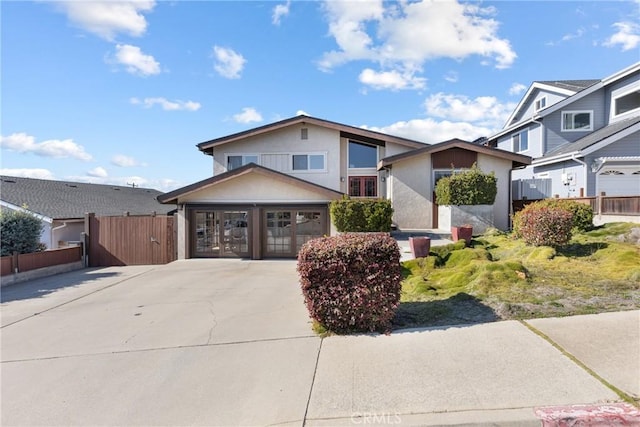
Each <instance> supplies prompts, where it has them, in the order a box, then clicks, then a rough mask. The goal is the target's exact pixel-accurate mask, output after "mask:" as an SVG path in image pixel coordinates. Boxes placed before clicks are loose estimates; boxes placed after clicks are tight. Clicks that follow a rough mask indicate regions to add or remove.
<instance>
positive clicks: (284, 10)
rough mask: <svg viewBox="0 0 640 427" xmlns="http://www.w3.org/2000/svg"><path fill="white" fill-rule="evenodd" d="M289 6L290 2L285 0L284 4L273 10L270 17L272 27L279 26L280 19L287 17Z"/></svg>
mask: <svg viewBox="0 0 640 427" xmlns="http://www.w3.org/2000/svg"><path fill="white" fill-rule="evenodd" d="M290 6H291V0H287V2H286V3H285V4H279V5H276V7H274V8H273V16H272V17H271V22H272V23H273V25H280V21H281V20H282V17H284V16H287V15H289V7H290Z"/></svg>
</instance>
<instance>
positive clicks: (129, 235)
mask: <svg viewBox="0 0 640 427" xmlns="http://www.w3.org/2000/svg"><path fill="white" fill-rule="evenodd" d="M85 233H86V238H87V252H88V255H89V266H91V267H105V266H113V265H148V264H167V263H169V262H171V261H175V259H176V253H175V248H176V246H175V235H174V220H173V217H172V216H162V215H158V216H156V215H150V216H111V217H97V216H95V215H94V214H88V215H87V217H86V218H85Z"/></svg>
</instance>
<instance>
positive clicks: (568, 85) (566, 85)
mask: <svg viewBox="0 0 640 427" xmlns="http://www.w3.org/2000/svg"><path fill="white" fill-rule="evenodd" d="M599 81H600V80H545V81H539V82H538V83H542V84H545V85H548V86H555V87H557V88H560V89H567V90H572V91H574V92H579V91H581V90H582V89H586V88H588V87H589V86H593V85H594V84H596V83H598V82H599Z"/></svg>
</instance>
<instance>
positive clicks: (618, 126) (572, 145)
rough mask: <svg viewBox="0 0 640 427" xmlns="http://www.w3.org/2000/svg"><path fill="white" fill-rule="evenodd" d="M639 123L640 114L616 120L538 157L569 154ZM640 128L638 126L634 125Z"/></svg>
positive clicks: (544, 157)
mask: <svg viewBox="0 0 640 427" xmlns="http://www.w3.org/2000/svg"><path fill="white" fill-rule="evenodd" d="M639 123H640V116H636V117H631V118H629V119H626V120H620V121H618V122H614V123H611V124H610V125H608V126H605V127H603V128H600V129H598V130H596V131H594V132H591V133H590V134H589V135H586V136H584V137H582V138H580V139H578V140H576V141H574V142H569V143H567V144H563V145H561V146H559V147H557V148H556V149H554V150H551V151H549V152H548V153H547V154H545V155H544V156H542V157H541V158H540V159H547V158H549V157H556V156H558V155H561V154H569V153H576V152H579V151H582V150H584V149H585V148H589V147H591V146H592V145H594V144H597V143H598V142H601V141H603V140H605V139H607V138H610V137H612V136H614V135H616V134H619V133H620V132H622V131H624V130H626V129H630V128H632V127H633V126H634V125H638V124H639ZM636 127H638V128H640V126H636Z"/></svg>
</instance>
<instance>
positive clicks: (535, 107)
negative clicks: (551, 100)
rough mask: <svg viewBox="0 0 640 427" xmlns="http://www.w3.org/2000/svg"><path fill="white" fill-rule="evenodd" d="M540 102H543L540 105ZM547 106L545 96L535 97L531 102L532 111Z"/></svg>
mask: <svg viewBox="0 0 640 427" xmlns="http://www.w3.org/2000/svg"><path fill="white" fill-rule="evenodd" d="M540 104H544V105H540ZM545 108H547V96H546V95H545V96H541V97H540V98H538V99H536V100H535V102H534V103H533V110H534V111H540V110H543V109H545Z"/></svg>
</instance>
